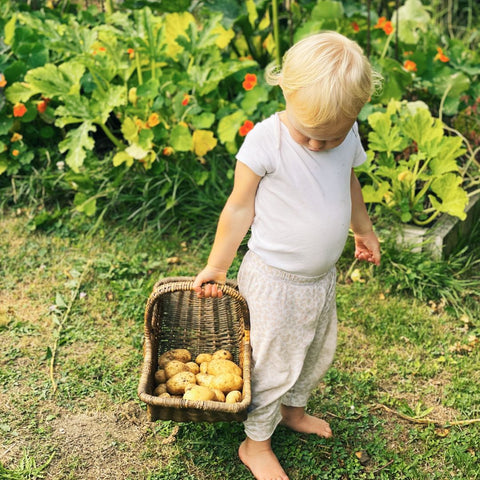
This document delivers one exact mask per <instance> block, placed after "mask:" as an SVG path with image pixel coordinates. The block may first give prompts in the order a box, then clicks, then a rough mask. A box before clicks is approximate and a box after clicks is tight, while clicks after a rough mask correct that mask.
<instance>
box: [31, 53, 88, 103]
mask: <svg viewBox="0 0 480 480" xmlns="http://www.w3.org/2000/svg"><path fill="white" fill-rule="evenodd" d="M84 72H85V67H84V66H83V65H81V64H80V63H77V62H73V61H72V62H65V63H62V64H61V65H60V66H59V67H57V66H56V65H53V64H51V63H49V64H47V65H45V66H43V67H39V68H34V69H33V70H30V71H29V72H27V74H26V75H25V81H26V82H27V83H28V84H30V85H31V88H32V89H33V90H35V91H36V92H40V93H41V94H42V95H43V96H44V97H46V98H56V97H58V98H61V99H63V98H64V97H66V96H67V95H72V94H74V95H79V94H80V79H81V78H82V75H83V74H84Z"/></svg>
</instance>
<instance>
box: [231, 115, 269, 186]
mask: <svg viewBox="0 0 480 480" xmlns="http://www.w3.org/2000/svg"><path fill="white" fill-rule="evenodd" d="M276 136H277V135H276V132H275V128H274V121H273V117H269V118H267V119H266V120H263V121H262V122H260V123H257V124H256V125H255V126H254V127H253V129H252V130H250V132H248V134H247V135H246V137H245V140H244V142H243V144H242V146H241V147H240V149H239V150H238V152H237V155H236V158H237V160H238V161H240V162H242V163H243V164H245V165H246V166H247V167H249V168H250V169H251V170H252V171H253V172H254V173H255V174H257V175H258V176H260V177H263V176H265V175H266V174H267V173H271V172H272V171H273V170H274V154H275V149H276V146H275V143H276V142H275V138H276ZM277 148H278V147H277Z"/></svg>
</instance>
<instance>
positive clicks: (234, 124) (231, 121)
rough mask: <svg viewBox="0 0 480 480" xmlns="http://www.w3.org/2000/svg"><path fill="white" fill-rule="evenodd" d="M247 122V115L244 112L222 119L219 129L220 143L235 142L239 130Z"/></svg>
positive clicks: (237, 112)
mask: <svg viewBox="0 0 480 480" xmlns="http://www.w3.org/2000/svg"><path fill="white" fill-rule="evenodd" d="M245 120H246V115H245V112H244V111H243V110H237V111H236V112H234V113H232V114H230V115H227V116H226V117H223V118H222V119H220V121H219V122H218V129H217V134H218V138H219V139H220V141H221V142H222V143H228V142H233V141H234V140H235V137H236V136H237V133H238V129H239V128H240V127H241V125H242V123H243V122H244V121H245Z"/></svg>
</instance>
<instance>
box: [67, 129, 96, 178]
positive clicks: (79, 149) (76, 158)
mask: <svg viewBox="0 0 480 480" xmlns="http://www.w3.org/2000/svg"><path fill="white" fill-rule="evenodd" d="M95 131H96V127H95V125H93V124H92V123H91V122H84V123H82V124H81V125H80V126H79V127H78V128H75V129H73V130H70V131H69V132H68V133H67V136H66V138H65V140H62V141H61V142H60V143H59V144H58V149H59V151H60V152H61V153H64V152H67V156H66V158H65V161H66V163H67V165H68V166H69V167H70V168H71V169H72V170H73V171H74V172H76V173H78V172H79V171H80V167H81V166H82V165H83V160H84V159H85V157H86V150H91V149H92V148H93V146H94V141H93V138H91V137H90V136H89V133H90V132H95Z"/></svg>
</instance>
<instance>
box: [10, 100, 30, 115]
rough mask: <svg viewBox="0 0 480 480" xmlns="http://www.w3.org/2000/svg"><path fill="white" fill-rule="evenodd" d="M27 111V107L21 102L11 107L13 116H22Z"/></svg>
mask: <svg viewBox="0 0 480 480" xmlns="http://www.w3.org/2000/svg"><path fill="white" fill-rule="evenodd" d="M26 113H27V107H26V106H25V105H24V104H23V103H17V104H16V105H14V107H13V116H14V117H23V116H24V115H25V114H26Z"/></svg>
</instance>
